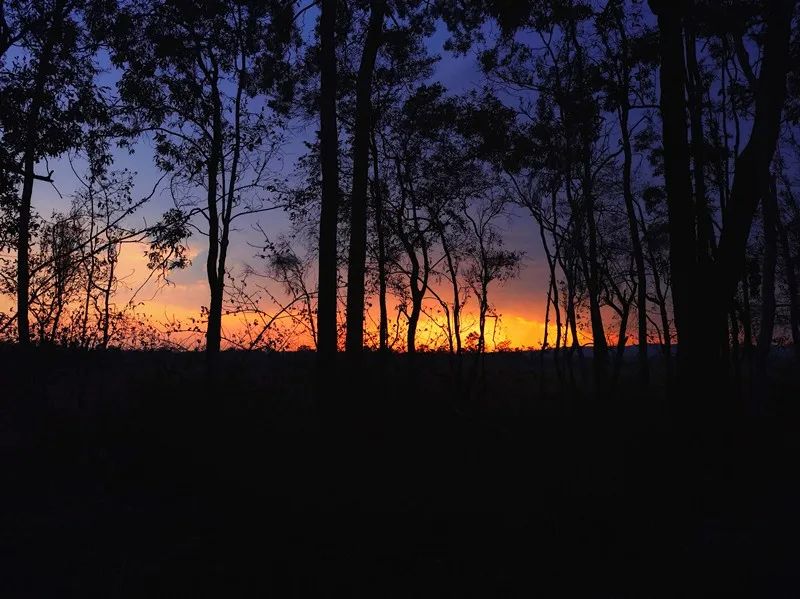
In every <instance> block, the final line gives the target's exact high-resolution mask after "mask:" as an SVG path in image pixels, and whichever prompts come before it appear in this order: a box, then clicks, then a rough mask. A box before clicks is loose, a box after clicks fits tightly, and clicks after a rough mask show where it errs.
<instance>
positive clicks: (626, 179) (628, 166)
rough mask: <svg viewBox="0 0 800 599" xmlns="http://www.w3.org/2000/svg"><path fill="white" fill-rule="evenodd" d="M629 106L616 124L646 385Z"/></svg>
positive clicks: (643, 287)
mask: <svg viewBox="0 0 800 599" xmlns="http://www.w3.org/2000/svg"><path fill="white" fill-rule="evenodd" d="M628 118H629V110H628V106H627V101H626V102H625V106H624V107H623V109H622V113H621V116H620V128H621V131H622V149H623V154H624V161H623V165H622V187H623V195H624V197H625V212H626V214H627V216H628V229H629V231H630V236H631V248H632V249H633V258H634V263H635V264H636V289H637V294H638V295H637V298H636V312H637V314H638V330H637V337H638V346H639V354H638V355H639V382H640V383H641V385H642V386H643V387H646V386H647V384H648V381H649V379H650V372H649V366H648V361H647V271H646V270H645V267H644V252H643V251H642V241H641V239H640V237H639V227H638V225H637V223H636V211H635V209H634V202H635V200H634V198H633V185H632V183H631V181H632V176H631V173H632V170H633V149H632V148H631V137H630V130H629V129H628Z"/></svg>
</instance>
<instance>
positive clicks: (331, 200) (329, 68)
mask: <svg viewBox="0 0 800 599" xmlns="http://www.w3.org/2000/svg"><path fill="white" fill-rule="evenodd" d="M336 5H337V0H322V17H321V21H320V38H321V46H322V47H321V50H320V71H321V85H320V162H321V169H322V209H321V214H320V223H319V271H318V272H319V274H318V277H317V280H318V285H319V290H318V299H317V331H318V332H317V334H318V342H317V354H318V357H319V360H320V362H321V363H330V362H332V360H333V357H334V356H335V354H336V349H337V345H338V343H337V342H338V339H337V336H338V335H337V327H336V299H337V297H336V296H337V278H338V277H337V272H338V264H337V259H336V258H337V245H336V228H337V224H338V213H339V134H338V131H337V125H336V39H335V35H334V34H335V30H336Z"/></svg>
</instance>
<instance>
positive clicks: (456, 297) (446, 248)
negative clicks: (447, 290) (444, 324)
mask: <svg viewBox="0 0 800 599" xmlns="http://www.w3.org/2000/svg"><path fill="white" fill-rule="evenodd" d="M437 229H438V231H439V240H440V241H441V243H442V251H443V252H444V256H445V261H446V262H447V272H448V273H449V275H450V284H451V288H452V290H453V337H455V342H456V354H457V355H461V352H462V347H461V298H460V294H459V289H458V272H457V268H456V264H455V262H454V260H453V252H452V250H451V249H450V244H449V243H448V242H447V237H446V236H445V233H444V226H443V225H442V224H441V223H440V222H439V223H438V225H437Z"/></svg>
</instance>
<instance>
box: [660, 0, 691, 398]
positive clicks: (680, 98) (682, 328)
mask: <svg viewBox="0 0 800 599" xmlns="http://www.w3.org/2000/svg"><path fill="white" fill-rule="evenodd" d="M650 7H651V9H652V10H653V12H654V13H655V14H656V15H657V16H658V28H659V32H660V50H661V69H660V73H659V84H660V87H661V99H660V106H661V120H662V127H663V144H664V183H665V186H666V192H667V210H668V219H669V241H670V253H669V258H670V271H671V273H672V305H673V314H674V318H675V328H676V330H677V333H678V376H679V378H680V379H681V380H682V381H683V382H685V383H687V384H689V383H690V382H691V380H692V374H693V369H694V368H700V367H701V365H700V364H699V363H698V358H699V355H700V350H699V348H698V343H699V339H697V336H698V334H699V330H698V329H699V328H700V327H702V326H704V323H702V322H701V321H700V319H699V318H698V315H697V314H696V312H697V309H696V304H697V299H696V298H695V297H694V296H693V294H694V291H695V289H694V284H695V283H696V279H697V277H696V274H695V272H696V269H695V248H696V236H695V228H694V210H693V207H692V184H691V175H690V169H689V142H688V138H687V132H686V97H685V89H686V70H685V61H684V44H683V27H682V24H681V20H682V17H683V14H682V8H681V7H680V5H679V3H672V2H669V1H668V0H650Z"/></svg>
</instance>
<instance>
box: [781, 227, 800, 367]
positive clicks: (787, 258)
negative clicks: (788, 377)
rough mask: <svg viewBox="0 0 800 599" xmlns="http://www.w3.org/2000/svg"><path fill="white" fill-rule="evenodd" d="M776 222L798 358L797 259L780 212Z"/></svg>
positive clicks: (799, 308)
mask: <svg viewBox="0 0 800 599" xmlns="http://www.w3.org/2000/svg"><path fill="white" fill-rule="evenodd" d="M776 224H777V225H778V233H779V235H780V240H781V257H782V259H783V268H784V271H785V273H786V288H787V290H788V292H789V329H790V330H791V333H792V345H794V352H795V356H796V357H797V358H800V297H799V296H798V287H797V274H796V272H795V267H794V265H795V261H794V258H793V256H792V249H791V246H790V245H789V237H788V235H787V233H786V227H785V226H784V225H783V223H782V222H781V218H780V214H778V215H777V221H776Z"/></svg>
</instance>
